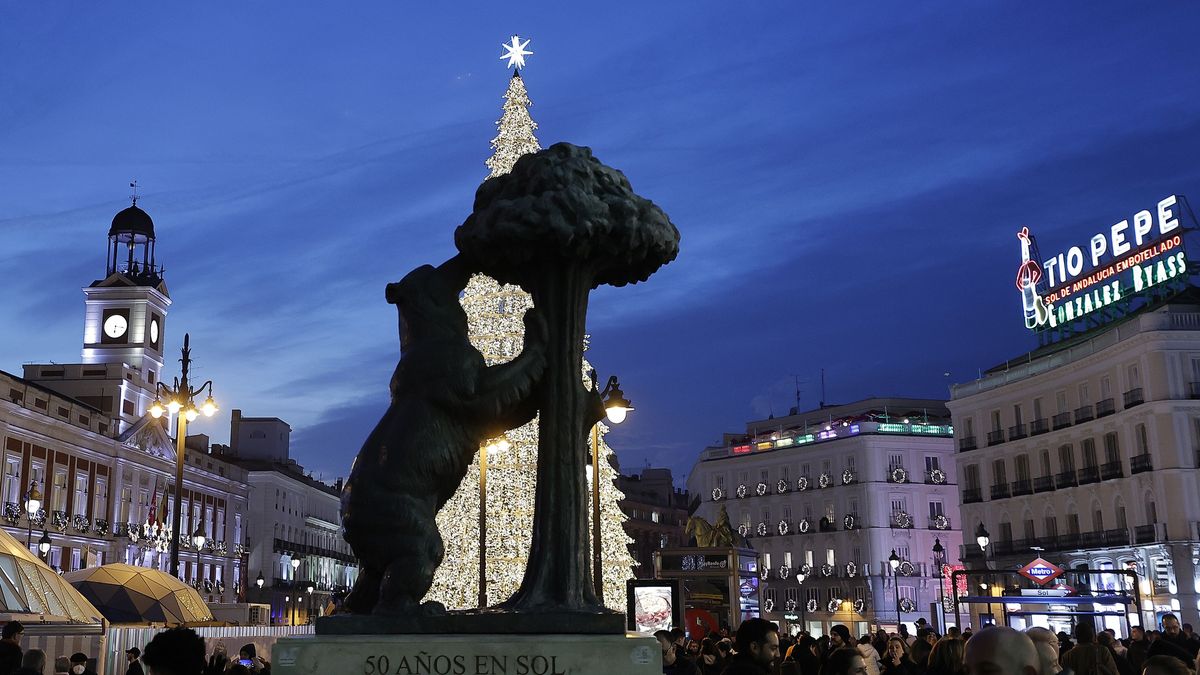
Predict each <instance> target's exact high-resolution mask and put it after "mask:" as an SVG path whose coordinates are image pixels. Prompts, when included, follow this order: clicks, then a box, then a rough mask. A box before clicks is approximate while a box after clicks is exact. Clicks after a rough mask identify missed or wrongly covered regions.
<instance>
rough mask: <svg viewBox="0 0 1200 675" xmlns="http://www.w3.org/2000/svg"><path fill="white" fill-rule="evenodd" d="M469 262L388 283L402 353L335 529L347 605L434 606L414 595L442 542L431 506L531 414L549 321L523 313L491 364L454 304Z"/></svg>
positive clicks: (420, 591) (392, 609)
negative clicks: (519, 340)
mask: <svg viewBox="0 0 1200 675" xmlns="http://www.w3.org/2000/svg"><path fill="white" fill-rule="evenodd" d="M470 275H471V271H470V270H469V269H467V268H466V265H465V264H464V262H463V260H462V259H461V257H459V256H455V257H454V258H451V259H450V260H448V261H446V262H445V263H443V264H442V265H441V266H439V267H437V268H434V267H432V266H430V265H423V266H421V267H419V268H417V269H415V270H413V271H412V272H410V273H409V274H408V275H406V276H405V277H404V279H402V280H401V281H399V282H398V283H394V284H388V287H387V300H388V302H389V303H392V304H395V305H396V306H397V309H398V311H399V315H400V362H399V364H397V366H396V370H395V373H394V374H393V375H392V380H391V386H390V389H391V405H390V406H389V407H388V409H387V412H386V413H384V415H383V418H382V419H380V421H379V423H378V424H377V425H376V426H375V429H374V430H373V431H372V432H371V435H370V436H368V437H367V440H366V442H365V443H363V446H362V449H361V450H359V453H358V456H357V458H355V460H354V465H353V466H352V467H351V469H350V477H349V479H348V480H347V481H346V484H345V487H344V488H343V490H342V531H343V535H344V537H345V539H346V541H347V542H348V543H349V544H350V547H351V548H352V549H353V550H354V553H355V555H356V556H358V559H359V561H360V570H359V576H358V580H357V581H356V582H355V584H354V588H353V589H352V590H351V592H350V594H349V595H348V596H347V598H346V601H345V606H346V609H348V610H349V611H350V612H353V613H355V614H366V613H375V614H414V613H418V614H426V615H429V614H440V613H444V612H445V608H444V607H443V606H442V605H441V604H440V603H436V602H427V603H424V604H423V605H422V604H421V599H422V598H423V597H424V596H425V594H426V593H427V592H428V591H429V588H430V586H431V585H432V583H433V574H434V571H435V570H436V569H437V567H438V565H440V564H441V562H442V557H443V555H444V554H445V548H444V547H443V544H442V537H441V534H440V532H438V528H437V523H436V522H435V520H434V519H435V516H436V515H437V512H438V511H439V510H440V509H441V508H442V507H443V506H444V505H445V504H446V501H447V500H449V499H450V497H451V496H453V495H454V492H455V491H456V490H457V488H458V485H459V483H461V482H462V479H463V477H464V476H465V475H466V472H467V468H468V466H469V465H470V463H471V460H472V457H473V455H474V454H475V453H476V452H478V451H479V447H480V445H481V444H482V443H483V442H484V441H486V440H488V439H490V438H494V437H495V436H498V435H499V434H501V433H503V432H504V431H506V430H508V429H513V428H516V427H518V426H521V425H522V424H525V423H526V422H528V421H529V420H531V419H533V417H534V415H535V414H536V412H537V410H536V402H535V401H534V397H533V396H532V395H531V394H532V392H533V391H534V389H535V387H536V386H537V384H538V382H539V381H540V378H541V375H542V372H543V370H544V369H545V365H546V359H545V340H546V337H545V336H546V332H547V331H546V325H545V321H544V320H543V319H542V318H541V316H540V314H539V313H538V310H537V309H536V308H534V309H531V310H529V311H528V312H526V314H525V317H524V320H525V343H524V349H523V351H522V352H521V354H520V355H519V356H518V357H517V358H515V359H513V360H512V361H510V362H508V363H505V364H500V365H494V366H490V367H489V366H487V365H486V363H485V361H484V358H483V356H482V355H481V354H480V353H479V351H478V350H477V349H475V347H473V346H472V345H471V343H470V341H469V340H468V339H467V315H466V313H465V312H464V311H463V309H462V305H461V304H459V294H460V293H461V292H462V290H463V288H465V287H466V284H467V280H468V279H469V278H470Z"/></svg>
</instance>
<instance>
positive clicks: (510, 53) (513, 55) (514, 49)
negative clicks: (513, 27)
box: [500, 35, 533, 70]
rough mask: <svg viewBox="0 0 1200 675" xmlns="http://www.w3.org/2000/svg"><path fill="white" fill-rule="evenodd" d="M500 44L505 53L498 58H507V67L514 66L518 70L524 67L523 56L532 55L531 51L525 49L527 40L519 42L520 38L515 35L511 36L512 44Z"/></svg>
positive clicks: (527, 44) (527, 43)
mask: <svg viewBox="0 0 1200 675" xmlns="http://www.w3.org/2000/svg"><path fill="white" fill-rule="evenodd" d="M500 46H501V47H503V48H504V50H505V53H504V54H502V55H501V56H500V60H501V61H503V60H504V59H508V66H507V67H509V68H516V69H518V70H520V69H521V68H524V67H525V57H526V56H532V55H533V52H529V51H525V48H526V47H528V46H529V40H526V41H524V42H521V38H520V37H518V36H516V35H514V36H512V44H502V45H500Z"/></svg>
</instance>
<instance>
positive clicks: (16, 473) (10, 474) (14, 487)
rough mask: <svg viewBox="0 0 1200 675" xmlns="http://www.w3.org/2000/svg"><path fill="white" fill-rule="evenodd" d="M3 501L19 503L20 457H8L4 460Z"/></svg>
mask: <svg viewBox="0 0 1200 675" xmlns="http://www.w3.org/2000/svg"><path fill="white" fill-rule="evenodd" d="M4 501H6V502H12V503H14V504H17V503H20V501H21V457H20V456H19V455H18V456H16V457H13V456H11V455H10V456H8V457H6V458H5V460H4Z"/></svg>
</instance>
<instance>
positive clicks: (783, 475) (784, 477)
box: [779, 466, 790, 483]
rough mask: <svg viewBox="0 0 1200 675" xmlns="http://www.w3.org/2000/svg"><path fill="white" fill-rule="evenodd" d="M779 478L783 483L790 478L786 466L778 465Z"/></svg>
mask: <svg viewBox="0 0 1200 675" xmlns="http://www.w3.org/2000/svg"><path fill="white" fill-rule="evenodd" d="M779 480H781V481H783V482H785V483H786V482H788V481H789V480H790V478H788V468H787V467H786V466H781V467H779Z"/></svg>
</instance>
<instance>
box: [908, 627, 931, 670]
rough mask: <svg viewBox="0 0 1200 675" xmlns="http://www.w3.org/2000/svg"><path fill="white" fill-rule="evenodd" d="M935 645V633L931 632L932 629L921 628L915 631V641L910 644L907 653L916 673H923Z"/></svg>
mask: <svg viewBox="0 0 1200 675" xmlns="http://www.w3.org/2000/svg"><path fill="white" fill-rule="evenodd" d="M935 644H937V633H935V632H933V629H932V628H929V627H928V626H922V627H920V628H918V629H917V639H916V641H914V642H913V643H912V647H911V649H910V653H909V657H910V658H911V659H912V662H913V665H914V666H916V668H917V672H919V673H923V672H925V669H926V668H927V667H928V665H929V652H931V651H933V645H935Z"/></svg>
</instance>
